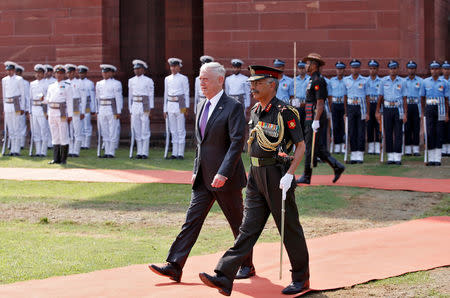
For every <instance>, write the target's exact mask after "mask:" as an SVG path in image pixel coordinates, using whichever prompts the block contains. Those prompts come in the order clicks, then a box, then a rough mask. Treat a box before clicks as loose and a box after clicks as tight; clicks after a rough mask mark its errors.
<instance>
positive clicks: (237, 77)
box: [225, 59, 250, 114]
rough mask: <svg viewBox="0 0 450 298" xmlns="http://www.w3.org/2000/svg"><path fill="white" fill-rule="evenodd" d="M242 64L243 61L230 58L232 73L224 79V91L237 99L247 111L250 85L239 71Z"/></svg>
mask: <svg viewBox="0 0 450 298" xmlns="http://www.w3.org/2000/svg"><path fill="white" fill-rule="evenodd" d="M242 65H244V61H242V60H240V59H233V60H231V66H232V67H233V74H231V75H229V76H228V77H227V78H226V79H225V93H226V94H227V95H228V96H230V97H232V98H234V99H236V100H237V101H239V102H240V103H241V104H242V107H243V108H244V111H247V109H248V107H249V106H250V85H249V84H248V81H247V80H248V77H247V76H245V75H243V74H242V73H241V67H242ZM245 114H247V113H245Z"/></svg>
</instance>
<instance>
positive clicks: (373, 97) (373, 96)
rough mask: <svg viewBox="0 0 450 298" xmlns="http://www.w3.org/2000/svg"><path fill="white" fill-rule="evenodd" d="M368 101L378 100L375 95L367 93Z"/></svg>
mask: <svg viewBox="0 0 450 298" xmlns="http://www.w3.org/2000/svg"><path fill="white" fill-rule="evenodd" d="M369 101H370V102H374V103H376V102H378V96H376V95H369Z"/></svg>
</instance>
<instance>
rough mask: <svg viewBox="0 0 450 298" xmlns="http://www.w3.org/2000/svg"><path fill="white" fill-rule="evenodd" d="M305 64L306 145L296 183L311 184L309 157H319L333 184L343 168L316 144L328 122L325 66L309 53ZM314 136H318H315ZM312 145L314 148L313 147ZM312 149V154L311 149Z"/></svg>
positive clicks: (322, 145) (321, 146)
mask: <svg viewBox="0 0 450 298" xmlns="http://www.w3.org/2000/svg"><path fill="white" fill-rule="evenodd" d="M303 62H305V63H306V71H307V72H308V73H309V74H310V75H311V79H310V80H309V83H308V85H307V86H306V88H307V90H306V106H305V111H306V119H305V143H306V154H305V156H306V159H305V169H304V172H303V176H302V177H300V178H299V179H298V180H297V183H305V184H310V183H311V175H312V166H313V165H312V164H311V156H313V157H314V156H316V155H317V157H319V158H320V159H321V160H322V161H324V162H326V163H328V164H329V165H330V166H331V167H332V168H333V170H334V179H333V183H334V182H336V181H337V180H338V179H339V177H341V175H342V173H343V172H344V170H345V166H343V165H342V164H341V163H339V162H338V161H337V160H336V159H334V158H333V157H332V156H331V155H330V152H328V149H327V146H324V144H323V143H320V142H318V140H319V139H320V135H321V134H325V133H326V131H325V130H323V127H325V125H326V122H327V121H328V119H327V115H326V112H325V99H326V98H327V97H328V91H327V85H326V82H325V79H324V78H323V76H322V75H321V74H320V71H319V69H320V67H321V66H323V65H325V62H324V61H323V60H322V57H321V56H320V55H319V54H316V53H311V54H309V55H308V56H307V57H305V58H304V59H303ZM316 134H317V135H318V136H316ZM314 137H316V138H314ZM313 145H314V146H313ZM313 147H314V152H312V149H313Z"/></svg>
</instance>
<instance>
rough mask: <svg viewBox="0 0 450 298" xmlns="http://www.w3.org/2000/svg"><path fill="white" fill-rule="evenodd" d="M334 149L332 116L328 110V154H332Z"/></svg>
mask: <svg viewBox="0 0 450 298" xmlns="http://www.w3.org/2000/svg"><path fill="white" fill-rule="evenodd" d="M333 149H334V132H333V115H332V114H331V110H330V153H333Z"/></svg>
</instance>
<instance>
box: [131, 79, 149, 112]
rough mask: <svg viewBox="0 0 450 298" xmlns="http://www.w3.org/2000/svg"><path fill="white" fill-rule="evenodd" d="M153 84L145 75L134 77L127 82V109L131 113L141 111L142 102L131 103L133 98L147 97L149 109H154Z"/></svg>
mask: <svg viewBox="0 0 450 298" xmlns="http://www.w3.org/2000/svg"><path fill="white" fill-rule="evenodd" d="M154 88H155V87H154V83H153V80H152V79H150V78H149V77H147V76H145V75H140V76H134V77H132V78H131V79H129V80H128V108H129V110H130V112H131V113H138V112H141V111H142V108H143V103H142V102H132V99H133V96H148V100H149V108H150V109H153V108H154V107H155V103H154V93H155V92H154Z"/></svg>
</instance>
